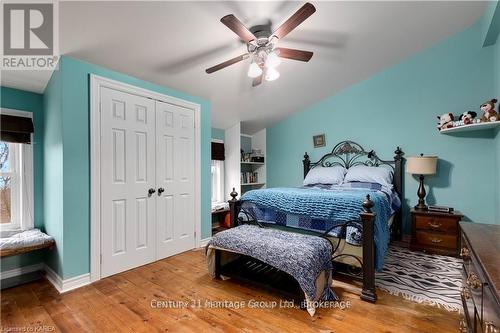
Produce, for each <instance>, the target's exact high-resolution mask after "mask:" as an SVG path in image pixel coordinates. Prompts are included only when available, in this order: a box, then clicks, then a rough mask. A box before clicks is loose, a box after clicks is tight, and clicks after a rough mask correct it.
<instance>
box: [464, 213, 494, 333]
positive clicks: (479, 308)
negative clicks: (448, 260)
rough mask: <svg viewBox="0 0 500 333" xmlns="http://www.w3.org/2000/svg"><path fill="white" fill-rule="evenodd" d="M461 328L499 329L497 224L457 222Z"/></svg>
mask: <svg viewBox="0 0 500 333" xmlns="http://www.w3.org/2000/svg"><path fill="white" fill-rule="evenodd" d="M460 228H461V237H460V238H461V243H462V244H461V250H460V256H461V257H462V260H463V271H462V292H461V298H462V303H463V307H464V317H465V318H464V319H463V320H462V321H461V323H460V328H461V332H464V333H465V332H468V333H476V332H477V333H500V225H490V224H479V223H466V222H461V223H460Z"/></svg>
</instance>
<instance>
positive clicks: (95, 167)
mask: <svg viewBox="0 0 500 333" xmlns="http://www.w3.org/2000/svg"><path fill="white" fill-rule="evenodd" d="M102 88H110V89H114V90H117V91H121V92H125V93H128V94H134V95H138V96H143V97H146V98H150V99H154V100H158V101H161V102H164V103H168V104H172V105H176V106H181V107H184V108H187V109H191V110H193V111H194V121H195V124H194V127H195V165H196V166H199V167H197V168H195V170H197V172H196V174H195V193H194V194H195V202H194V205H195V248H198V247H199V246H200V240H201V170H202V168H201V105H200V104H196V103H193V102H189V101H185V100H182V99H179V98H176V97H172V96H168V95H164V94H161V93H157V92H153V91H150V90H146V89H143V88H139V87H135V86H132V85H129V84H126V83H122V82H119V81H115V80H111V79H108V78H105V77H102V76H98V75H94V74H90V218H91V221H90V281H91V282H94V281H97V280H100V279H101V218H100V216H101V175H100V163H101V157H100V147H101V135H100V132H101V120H100V100H101V90H102Z"/></svg>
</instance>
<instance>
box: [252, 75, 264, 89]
mask: <svg viewBox="0 0 500 333" xmlns="http://www.w3.org/2000/svg"><path fill="white" fill-rule="evenodd" d="M263 77H264V74H261V75H259V76H257V77H256V78H255V79H253V81H252V87H257V86H258V85H259V84H261V83H262V78H263Z"/></svg>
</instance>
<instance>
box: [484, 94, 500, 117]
mask: <svg viewBox="0 0 500 333" xmlns="http://www.w3.org/2000/svg"><path fill="white" fill-rule="evenodd" d="M496 102H497V100H496V99H495V98H493V99H492V100H490V101H487V102H485V103H483V104H482V105H481V111H483V115H482V116H481V119H480V121H481V122H482V123H487V122H492V121H498V120H500V116H499V115H498V112H496V110H495V103H496Z"/></svg>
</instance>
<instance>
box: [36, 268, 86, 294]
mask: <svg viewBox="0 0 500 333" xmlns="http://www.w3.org/2000/svg"><path fill="white" fill-rule="evenodd" d="M44 268H45V272H46V275H45V277H46V278H47V280H48V281H49V282H50V283H51V284H52V285H53V286H54V288H56V289H57V291H58V292H59V293H60V294H62V293H65V292H67V291H70V290H73V289H76V288H80V287H83V286H86V285H88V284H90V273H86V274H82V275H79V276H75V277H72V278H69V279H66V280H63V279H62V278H61V277H60V276H59V274H57V273H56V272H55V271H54V270H53V269H52V268H50V267H49V266H47V265H45V266H44Z"/></svg>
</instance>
